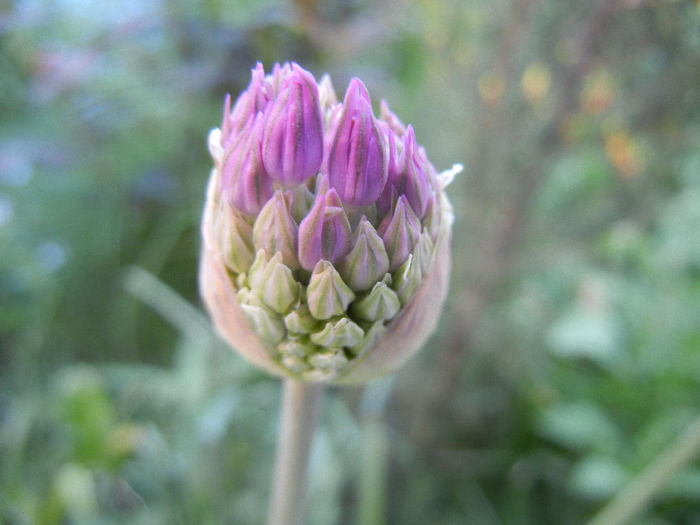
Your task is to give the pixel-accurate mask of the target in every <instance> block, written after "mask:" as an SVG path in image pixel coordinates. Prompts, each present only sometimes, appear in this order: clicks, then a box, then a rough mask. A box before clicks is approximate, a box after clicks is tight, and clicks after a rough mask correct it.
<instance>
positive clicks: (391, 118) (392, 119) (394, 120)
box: [379, 100, 406, 137]
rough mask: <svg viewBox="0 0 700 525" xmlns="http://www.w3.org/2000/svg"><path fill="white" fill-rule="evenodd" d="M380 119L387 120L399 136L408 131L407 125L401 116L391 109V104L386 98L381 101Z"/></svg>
mask: <svg viewBox="0 0 700 525" xmlns="http://www.w3.org/2000/svg"><path fill="white" fill-rule="evenodd" d="M379 119H380V120H381V121H382V122H386V123H387V124H388V125H389V128H390V129H391V130H392V131H393V132H394V133H396V134H397V135H398V136H399V137H402V136H403V135H404V133H406V126H404V125H403V122H401V120H400V119H399V117H397V116H396V115H394V112H393V111H391V110H390V109H389V104H387V103H386V101H385V100H382V101H381V102H380V103H379Z"/></svg>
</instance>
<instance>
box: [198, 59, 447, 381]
mask: <svg viewBox="0 0 700 525" xmlns="http://www.w3.org/2000/svg"><path fill="white" fill-rule="evenodd" d="M209 150H210V152H211V154H212V157H213V159H214V169H213V171H212V175H211V177H210V181H209V187H208V189H207V202H206V204H205V209H204V215H203V218H202V236H203V250H202V260H201V265H200V287H201V292H202V296H203V298H204V301H205V303H206V306H207V308H208V310H209V313H210V315H211V316H212V318H213V320H214V323H215V325H216V327H217V328H218V330H219V332H220V333H221V334H222V336H223V337H224V338H225V339H226V340H227V341H228V342H229V343H230V344H231V345H232V346H233V347H234V348H235V349H236V350H238V351H239V352H240V353H241V354H243V355H244V356H245V357H247V358H248V359H250V360H251V361H253V362H254V363H256V364H257V365H259V366H261V367H262V368H264V369H265V370H267V371H269V372H271V373H273V374H276V375H280V376H289V377H292V378H295V379H298V380H302V381H323V382H338V383H341V382H358V381H364V380H367V379H370V378H373V377H376V376H379V375H382V374H384V373H386V372H389V371H390V370H393V369H394V368H396V367H397V366H399V365H400V364H401V363H402V362H403V361H405V360H406V359H408V357H409V356H410V355H412V354H413V353H414V352H415V351H416V350H417V349H418V348H420V346H421V345H422V344H423V343H424V342H425V340H426V338H427V337H428V335H429V334H430V332H431V331H432V330H433V328H434V327H435V324H436V322H437V319H438V316H439V313H440V308H441V305H442V303H443V301H444V298H445V295H446V290H447V278H448V271H449V241H450V229H451V224H452V210H451V207H450V204H449V202H448V201H447V197H446V195H445V192H444V189H445V187H446V186H447V184H448V183H449V182H450V180H451V178H452V177H453V176H454V174H455V173H456V172H458V171H459V169H461V168H460V167H455V168H453V169H452V170H449V171H447V172H445V173H443V174H440V175H437V173H436V172H435V169H434V168H433V166H432V164H430V161H428V158H427V156H426V154H425V151H424V150H423V149H422V148H421V147H420V146H419V145H418V144H417V142H416V138H415V134H414V131H413V128H412V127H411V126H404V125H403V124H402V123H401V122H400V121H399V119H398V118H397V117H396V116H395V115H394V114H393V113H392V112H391V111H390V110H389V108H388V106H387V105H386V103H385V102H382V104H381V112H380V117H379V119H377V118H375V116H374V114H373V113H372V106H371V102H370V97H369V93H368V92H367V89H366V88H365V86H364V85H363V84H362V82H360V81H359V80H358V79H353V80H352V81H351V82H350V85H349V87H348V89H347V90H346V93H345V98H344V100H343V102H342V103H338V100H337V98H336V95H335V91H334V90H333V87H332V85H331V82H330V78H329V77H328V76H325V77H324V78H323V80H322V82H321V84H320V85H317V84H316V81H315V79H314V77H313V76H312V75H311V73H309V72H307V71H304V70H303V69H302V68H300V67H299V66H298V65H296V64H292V65H290V64H283V65H279V64H275V66H274V68H273V70H272V74H271V75H268V76H265V73H264V71H263V68H262V66H261V65H260V64H258V66H257V67H256V68H255V69H254V70H253V73H252V80H251V83H250V85H249V86H248V89H247V90H246V91H245V92H244V93H242V94H241V95H240V96H239V97H238V99H237V101H236V103H235V105H234V107H233V110H231V101H230V98H227V100H226V103H225V110H224V118H223V122H222V127H221V129H215V130H212V132H211V133H210V134H209Z"/></svg>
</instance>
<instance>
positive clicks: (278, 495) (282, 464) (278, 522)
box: [267, 379, 323, 525]
mask: <svg viewBox="0 0 700 525" xmlns="http://www.w3.org/2000/svg"><path fill="white" fill-rule="evenodd" d="M322 398H323V386H322V385H314V384H308V383H302V382H300V381H295V380H293V379H285V380H284V382H283V383H282V407H281V415H280V429H279V434H278V436H277V439H278V441H277V456H276V458H275V472H274V477H273V480H272V497H271V499H270V512H269V515H268V521H267V523H268V525H301V524H302V523H303V519H304V512H303V511H304V500H305V496H306V486H307V484H308V479H307V478H308V463H309V452H310V451H311V442H312V440H313V436H314V429H315V428H316V422H317V421H318V414H319V411H320V408H321V400H322Z"/></svg>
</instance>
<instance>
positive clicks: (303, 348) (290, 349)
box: [277, 338, 314, 359]
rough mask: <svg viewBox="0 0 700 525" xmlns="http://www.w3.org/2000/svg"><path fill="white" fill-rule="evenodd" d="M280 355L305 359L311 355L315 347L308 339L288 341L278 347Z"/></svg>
mask: <svg viewBox="0 0 700 525" xmlns="http://www.w3.org/2000/svg"><path fill="white" fill-rule="evenodd" d="M277 348H278V349H279V351H280V353H281V354H282V355H290V356H294V357H298V358H300V359H301V358H305V357H306V356H307V355H309V354H310V353H311V351H312V350H313V348H314V345H312V344H311V343H309V339H308V338H303V339H290V340H288V341H283V342H281V343H280V344H279V345H277Z"/></svg>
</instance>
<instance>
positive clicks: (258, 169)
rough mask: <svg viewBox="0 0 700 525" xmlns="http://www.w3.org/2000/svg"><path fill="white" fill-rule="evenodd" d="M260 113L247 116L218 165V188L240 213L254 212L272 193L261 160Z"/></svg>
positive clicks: (261, 122)
mask: <svg viewBox="0 0 700 525" xmlns="http://www.w3.org/2000/svg"><path fill="white" fill-rule="evenodd" d="M262 125H263V115H262V113H258V114H257V115H256V116H255V117H251V119H250V120H249V121H248V124H246V126H245V127H244V128H243V129H242V130H241V132H240V134H239V136H238V138H237V139H236V141H235V142H234V143H233V144H232V145H231V147H230V149H229V152H228V154H227V155H226V158H225V160H224V165H223V168H222V174H221V177H222V190H223V192H224V193H225V194H227V196H228V198H229V200H230V202H231V204H232V205H233V206H234V207H235V208H237V209H238V210H240V211H242V212H243V213H248V214H251V215H252V214H256V213H258V212H259V211H260V209H261V208H262V207H263V205H264V204H265V203H266V202H267V201H268V199H269V198H270V197H271V196H272V189H273V188H272V179H270V177H268V176H267V173H265V169H264V168H263V164H262V156H261V152H260V146H261V142H262Z"/></svg>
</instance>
